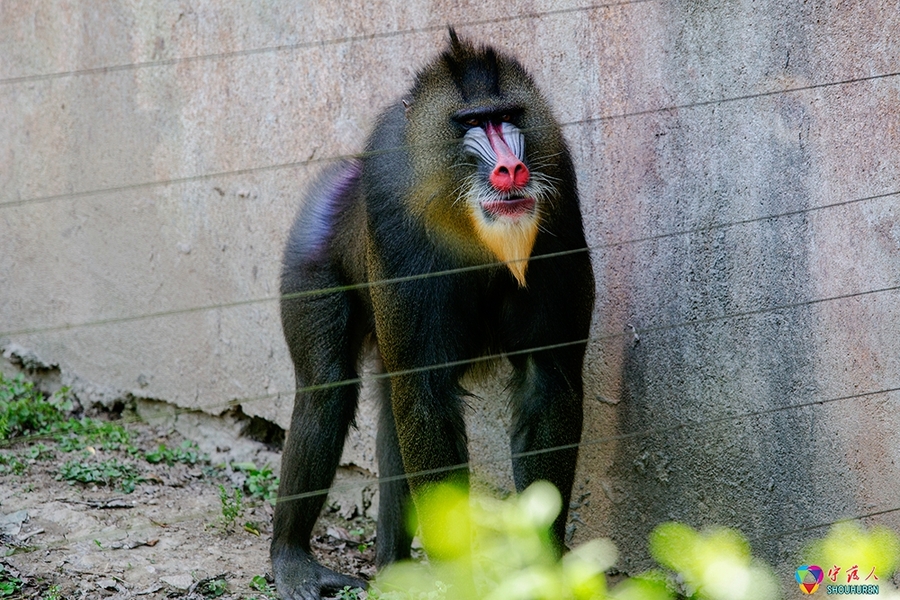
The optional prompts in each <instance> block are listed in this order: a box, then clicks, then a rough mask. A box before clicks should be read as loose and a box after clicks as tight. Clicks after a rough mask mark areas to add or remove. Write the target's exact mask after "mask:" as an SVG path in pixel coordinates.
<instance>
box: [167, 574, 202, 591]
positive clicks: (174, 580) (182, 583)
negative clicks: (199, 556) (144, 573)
mask: <svg viewBox="0 0 900 600" xmlns="http://www.w3.org/2000/svg"><path fill="white" fill-rule="evenodd" d="M159 580H160V581H162V582H163V583H165V584H166V585H170V586H172V587H173V588H175V589H176V590H189V589H191V586H192V585H193V584H194V578H193V577H191V576H190V575H184V574H182V575H166V576H165V577H160V578H159Z"/></svg>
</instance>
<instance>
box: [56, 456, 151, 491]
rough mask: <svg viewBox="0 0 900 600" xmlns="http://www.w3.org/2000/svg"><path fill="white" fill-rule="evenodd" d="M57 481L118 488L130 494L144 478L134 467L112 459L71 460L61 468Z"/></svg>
mask: <svg viewBox="0 0 900 600" xmlns="http://www.w3.org/2000/svg"><path fill="white" fill-rule="evenodd" d="M56 479H57V480H65V481H68V482H70V483H75V482H78V483H84V484H91V483H93V484H95V485H103V486H109V487H112V486H118V488H119V489H120V490H121V491H122V492H124V493H126V494H130V493H131V492H133V491H134V488H135V485H136V484H138V483H139V482H140V481H142V479H143V478H142V477H141V475H140V472H139V471H138V470H137V468H136V467H135V466H134V465H131V464H128V463H122V462H119V461H118V460H116V459H110V460H105V461H101V462H82V461H78V460H70V461H68V462H66V463H65V464H63V465H62V466H61V467H60V468H59V474H58V475H57V476H56Z"/></svg>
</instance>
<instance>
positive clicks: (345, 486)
mask: <svg viewBox="0 0 900 600" xmlns="http://www.w3.org/2000/svg"><path fill="white" fill-rule="evenodd" d="M895 392H900V387H891V388H885V389H881V390H875V391H870V392H863V393H859V394H852V395H847V396H840V397H836V398H830V399H825V400H816V401H811V402H804V403H800V404H794V405H787V406H783V407H777V408H772V409H766V410H761V411H754V412H751V413H745V414H740V415H731V416H722V417H718V418H715V419H709V420H706V421H700V422H684V423H680V424H677V425H673V426H668V427H656V428H651V429H648V430H644V431H638V432H632V433H629V434H620V435H614V436H605V437H602V438H594V439H591V440H585V441H583V442H581V443H580V444H578V446H585V445H597V444H603V443H609V442H614V441H620V440H622V439H628V438H635V437H641V436H650V435H658V434H660V433H667V432H671V431H677V430H680V429H692V428H697V429H699V428H701V427H704V426H706V425H710V424H717V423H721V422H727V421H736V420H743V419H747V418H753V417H758V416H764V415H767V414H771V413H775V412H781V411H787V410H793V409H801V408H807V407H810V406H815V405H824V404H828V403H833V402H840V401H845V400H852V399H859V398H864V397H869V396H875V395H883V394H889V393H895ZM571 447H572V445H564V446H559V447H558V448H549V449H544V450H540V451H535V452H529V453H517V454H513V457H520V456H530V455H534V454H539V453H546V452H554V451H557V450H558V449H563V450H565V449H571ZM501 460H503V462H505V461H506V460H507V459H491V460H488V461H487V462H489V463H490V462H500V461H501ZM468 467H469V463H468V462H467V463H461V464H459V465H453V466H451V467H446V468H440V469H430V470H427V471H419V472H417V473H412V474H408V475H396V476H389V477H379V478H375V477H371V478H369V481H367V482H365V483H363V482H358V481H357V482H345V483H342V484H338V485H332V486H331V487H330V488H327V489H320V490H315V491H310V492H305V493H303V494H295V495H292V496H282V497H279V498H278V499H277V502H287V501H290V500H299V499H303V498H309V497H313V496H319V495H323V494H327V493H329V491H350V490H356V489H359V488H363V487H368V486H370V485H374V484H376V483H382V482H391V481H399V480H401V479H407V478H409V477H421V476H428V475H436V474H441V473H444V472H447V471H451V470H459V469H464V468H468ZM898 511H900V507H896V508H889V509H883V510H878V511H874V512H870V513H866V514H862V515H857V516H854V517H849V518H841V519H838V520H835V521H832V522H829V523H820V524H816V525H811V526H807V527H804V528H801V529H796V530H791V531H787V532H780V533H778V534H775V535H769V536H762V537H756V538H752V539H751V541H762V540H767V539H774V538H781V537H788V536H792V535H798V534H801V533H804V532H805V531H811V530H815V529H822V528H825V527H829V526H831V525H834V524H836V523H841V522H846V521H856V520H862V519H866V518H871V517H876V516H881V515H885V514H890V513H894V512H898ZM213 513H214V511H205V512H203V513H192V514H189V515H182V517H180V518H177V519H169V520H167V521H166V522H165V524H166V525H167V526H171V525H173V524H178V523H183V522H187V521H190V520H192V519H195V518H203V519H204V520H206V519H205V517H207V516H208V515H211V514H213ZM152 527H153V525H146V526H144V527H138V528H133V529H132V530H130V531H132V532H134V531H141V530H143V529H150V528H152ZM589 528H590V527H589ZM93 537H96V534H89V535H88V536H87V537H85V538H83V540H79V539H76V538H66V539H65V540H60V542H59V543H63V544H66V543H72V542H77V541H84V540H87V539H93ZM55 545H57V544H54V543H52V542H51V543H49V544H45V545H41V546H38V548H51V547H54V546H55Z"/></svg>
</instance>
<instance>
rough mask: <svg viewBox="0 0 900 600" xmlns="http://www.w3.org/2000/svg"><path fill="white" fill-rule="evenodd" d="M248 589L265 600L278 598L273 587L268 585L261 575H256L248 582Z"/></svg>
mask: <svg viewBox="0 0 900 600" xmlns="http://www.w3.org/2000/svg"><path fill="white" fill-rule="evenodd" d="M250 589H251V590H253V591H256V592H259V593H261V594H262V595H263V598H266V599H267V600H276V599H277V598H279V596H278V592H277V591H275V586H274V585H272V584H271V583H269V582H268V581H267V580H266V578H265V577H263V576H262V575H256V576H254V577H253V579H251V580H250Z"/></svg>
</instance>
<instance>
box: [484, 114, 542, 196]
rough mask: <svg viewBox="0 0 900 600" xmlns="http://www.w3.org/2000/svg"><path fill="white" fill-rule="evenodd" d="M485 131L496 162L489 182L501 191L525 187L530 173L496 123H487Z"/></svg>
mask: <svg viewBox="0 0 900 600" xmlns="http://www.w3.org/2000/svg"><path fill="white" fill-rule="evenodd" d="M485 130H486V131H487V137H488V141H490V143H491V148H493V149H494V154H496V155H497V163H496V164H495V165H494V170H493V171H491V176H490V178H489V179H490V182H491V185H492V186H494V188H495V189H497V190H498V191H501V192H510V191H512V190H516V189H520V188H523V187H525V185H526V184H527V183H528V180H529V179H531V173H529V172H528V167H526V166H525V163H523V162H522V161H521V160H520V159H519V157H518V156H516V155H515V153H514V152H513V151H512V150H511V149H510V147H509V145H508V144H507V143H506V140H504V139H503V132H502V130H501V129H500V127H499V126H498V125H494V124H493V123H488V124H487V126H486V127H485Z"/></svg>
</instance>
